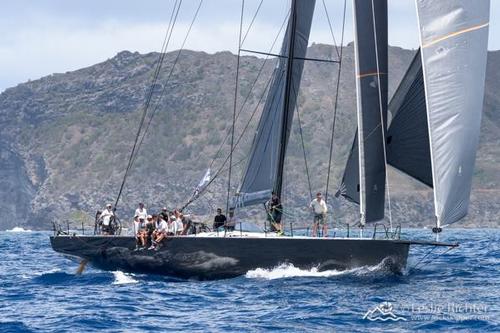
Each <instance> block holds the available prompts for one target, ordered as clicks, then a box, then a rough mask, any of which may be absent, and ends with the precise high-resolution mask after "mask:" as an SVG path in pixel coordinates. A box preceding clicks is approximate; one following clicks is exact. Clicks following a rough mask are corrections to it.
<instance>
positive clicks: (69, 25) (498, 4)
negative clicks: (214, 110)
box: [0, 0, 500, 92]
mask: <svg viewBox="0 0 500 333" xmlns="http://www.w3.org/2000/svg"><path fill="white" fill-rule="evenodd" d="M199 1H200V0H183V2H182V6H181V8H180V11H179V16H178V20H177V24H176V26H175V28H174V33H173V37H172V42H171V44H170V46H169V48H168V50H169V51H171V50H175V49H178V48H179V47H180V45H181V43H182V40H183V38H184V36H185V34H186V31H187V29H188V26H189V23H190V21H191V20H192V18H193V15H194V12H195V9H196V7H197V6H198V4H199ZM470 1H475V0H470ZM174 2H175V1H174V0H142V1H139V0H85V1H83V0H73V1H68V0H15V1H14V0H10V1H9V0H6V1H2V11H1V12H0V92H1V91H3V90H5V89H6V88H8V87H12V86H15V85H17V84H19V83H22V82H25V81H28V80H35V79H38V78H40V77H42V76H46V75H49V74H52V73H64V72H67V71H72V70H76V69H79V68H82V67H86V66H91V65H93V64H96V63H99V62H102V61H105V60H106V59H109V58H111V57H113V56H114V55H116V54H117V53H118V52H120V51H123V50H129V51H138V52H140V53H148V52H154V51H160V49H161V46H162V42H163V38H164V35H165V31H166V29H167V26H168V21H169V18H170V14H171V12H172V8H173V5H174ZM324 2H325V4H326V7H327V10H328V14H329V16H330V18H331V21H332V28H333V31H334V35H335V38H336V39H337V42H339V40H340V31H341V26H342V8H343V3H344V2H343V1H342V0H324ZM351 2H352V1H351V0H347V6H348V12H347V17H346V34H345V43H347V42H350V41H352V39H353V38H352V13H351ZM259 3H260V0H245V10H244V19H243V30H244V31H246V29H247V27H248V25H249V23H250V21H251V20H252V17H253V16H254V14H255V12H256V9H257V7H258V4H259ZM288 3H289V0H264V1H263V4H262V7H261V8H260V10H259V12H258V14H257V16H256V18H255V22H254V24H253V25H252V28H251V29H250V31H249V33H248V36H247V38H246V39H245V42H244V44H243V48H246V49H252V50H258V51H263V52H268V51H269V50H270V46H271V45H272V42H273V40H274V38H275V37H276V35H277V34H278V31H279V29H280V26H281V24H282V22H283V21H284V19H285V16H286V14H287V12H288V6H289V5H288ZM388 3H389V43H390V44H391V45H395V46H401V47H404V48H417V47H418V32H417V19H416V12H415V4H414V0H388ZM240 13H241V1H240V0H204V1H203V3H202V6H201V9H200V12H199V15H198V18H197V20H196V22H195V24H194V26H193V29H192V31H191V34H190V36H189V38H188V40H187V43H186V46H185V48H187V49H191V50H198V51H206V52H209V53H213V52H217V51H223V50H229V51H232V52H235V51H236V50H237V45H238V32H239V24H240ZM310 42H311V43H312V42H315V43H327V44H332V43H333V39H332V35H331V33H330V30H329V26H328V20H327V19H326V15H325V9H324V7H323V0H317V1H316V10H315V18H314V23H313V26H312V28H311V37H310ZM279 44H280V43H278V44H277V45H276V47H275V49H274V50H273V51H274V52H277V51H278V49H279ZM489 49H490V50H498V49H500V0H491V17H490V40H489Z"/></svg>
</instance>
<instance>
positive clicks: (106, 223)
mask: <svg viewBox="0 0 500 333" xmlns="http://www.w3.org/2000/svg"><path fill="white" fill-rule="evenodd" d="M111 207H112V206H111V204H107V205H106V209H105V210H103V211H102V213H101V215H100V216H99V220H101V223H102V233H103V234H104V235H109V234H110V232H111V229H110V227H111V219H112V218H113V217H114V216H115V214H114V213H113V210H112V209H111Z"/></svg>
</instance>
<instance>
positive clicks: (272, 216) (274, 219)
mask: <svg viewBox="0 0 500 333" xmlns="http://www.w3.org/2000/svg"><path fill="white" fill-rule="evenodd" d="M266 208H267V217H268V220H269V222H270V223H271V231H275V232H276V233H277V234H278V236H282V235H283V230H282V226H281V216H282V213H283V205H282V204H281V200H280V198H279V197H278V195H277V194H276V193H273V195H272V197H271V199H269V201H268V202H267V203H266Z"/></svg>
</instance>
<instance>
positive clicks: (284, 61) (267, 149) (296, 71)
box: [233, 0, 315, 207]
mask: <svg viewBox="0 0 500 333" xmlns="http://www.w3.org/2000/svg"><path fill="white" fill-rule="evenodd" d="M293 6H295V7H294V8H292V9H293V10H292V14H291V15H290V19H289V21H288V27H287V30H286V33H285V37H284V42H283V45H282V48H281V52H280V55H281V57H280V58H279V59H278V64H277V66H276V68H275V69H274V72H273V77H272V81H271V85H270V88H269V92H268V95H267V100H266V103H265V105H264V109H263V111H262V115H261V118H260V121H259V124H258V126H257V131H256V133H255V137H254V140H253V143H252V148H251V151H250V156H249V160H248V164H247V166H246V170H245V173H244V176H243V181H242V183H241V185H240V188H239V190H238V194H237V196H236V198H235V199H236V200H235V202H234V203H233V205H235V206H239V207H242V206H249V205H254V204H258V203H263V202H265V201H267V200H268V199H269V198H270V196H271V192H272V191H273V189H274V187H275V184H276V181H277V176H278V168H279V160H280V158H279V157H280V156H279V155H280V150H281V149H282V148H283V147H282V144H283V143H282V140H281V138H282V133H284V135H285V136H286V140H285V141H288V137H289V134H290V129H291V125H292V119H293V113H294V112H293V111H294V109H295V103H296V99H297V93H298V91H299V86H300V81H301V77H302V70H303V67H304V60H303V59H304V58H305V57H306V52H307V45H308V43H309V32H310V30H311V23H312V18H313V13H314V6H315V1H314V0H294V1H292V7H293ZM294 12H295V13H296V15H294V14H293V13H294ZM292 38H293V40H292ZM291 45H292V46H293V49H292V50H291V49H290V48H291ZM289 53H291V54H293V55H294V56H293V58H294V59H293V62H292V68H291V69H290V68H287V67H288V64H289V60H288V55H289ZM287 73H288V75H290V77H289V78H287ZM287 79H289V80H290V84H291V89H289V91H288V92H287V91H286V90H287V89H286V81H287ZM286 98H287V99H288V103H287V105H288V110H285V99H286ZM285 115H288V118H287V119H286V120H287V121H286V124H287V126H286V128H283V125H282V124H283V123H284V120H285V119H284V117H285ZM283 131H285V132H283ZM285 145H286V143H285Z"/></svg>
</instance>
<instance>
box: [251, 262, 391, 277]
mask: <svg viewBox="0 0 500 333" xmlns="http://www.w3.org/2000/svg"><path fill="white" fill-rule="evenodd" d="M374 272H377V273H378V272H382V273H386V269H385V265H384V262H381V263H380V264H378V265H375V266H363V267H357V268H353V269H346V270H334V269H333V270H326V271H318V268H317V267H313V268H311V269H309V270H306V269H300V268H298V267H295V266H294V265H293V264H282V265H279V266H278V267H275V268H272V269H265V268H257V269H254V270H250V271H248V272H247V273H246V274H245V277H246V278H249V279H266V280H275V279H284V278H292V277H316V278H328V277H334V276H342V275H356V276H363V275H371V274H373V273H374Z"/></svg>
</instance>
